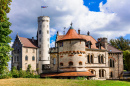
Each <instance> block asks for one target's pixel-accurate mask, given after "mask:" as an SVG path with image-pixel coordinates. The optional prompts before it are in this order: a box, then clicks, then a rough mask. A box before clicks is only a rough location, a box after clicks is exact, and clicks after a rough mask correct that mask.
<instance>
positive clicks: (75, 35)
mask: <svg viewBox="0 0 130 86" xmlns="http://www.w3.org/2000/svg"><path fill="white" fill-rule="evenodd" d="M58 39H59V40H57V41H62V40H68V39H83V38H82V37H81V36H80V35H79V34H78V33H77V32H76V31H75V30H74V29H69V30H68V32H67V34H66V35H64V36H60V37H58Z"/></svg>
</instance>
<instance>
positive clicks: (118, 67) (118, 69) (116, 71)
mask: <svg viewBox="0 0 130 86" xmlns="http://www.w3.org/2000/svg"><path fill="white" fill-rule="evenodd" d="M108 58H109V76H110V75H111V72H112V74H113V77H110V78H113V79H117V78H119V76H120V74H121V73H122V72H123V53H117V54H116V53H109V56H108ZM110 59H112V60H114V67H110Z"/></svg>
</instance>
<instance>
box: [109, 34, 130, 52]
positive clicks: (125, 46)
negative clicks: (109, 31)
mask: <svg viewBox="0 0 130 86" xmlns="http://www.w3.org/2000/svg"><path fill="white" fill-rule="evenodd" d="M110 44H111V45H112V46H114V47H115V48H117V49H120V50H123V51H124V50H129V49H130V40H129V39H124V38H123V37H122V36H121V37H119V38H117V39H111V40H110Z"/></svg>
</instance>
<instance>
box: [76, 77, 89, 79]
mask: <svg viewBox="0 0 130 86" xmlns="http://www.w3.org/2000/svg"><path fill="white" fill-rule="evenodd" d="M86 78H87V77H76V78H75V79H77V80H85V79H86Z"/></svg>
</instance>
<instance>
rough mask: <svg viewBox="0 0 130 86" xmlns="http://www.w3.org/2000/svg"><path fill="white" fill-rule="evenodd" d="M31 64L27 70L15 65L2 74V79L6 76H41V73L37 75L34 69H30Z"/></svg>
mask: <svg viewBox="0 0 130 86" xmlns="http://www.w3.org/2000/svg"><path fill="white" fill-rule="evenodd" d="M30 69H31V65H28V69H27V71H24V70H22V69H20V70H19V71H18V70H17V69H16V67H13V68H12V69H11V71H10V72H7V73H4V74H3V75H0V79H4V78H40V75H35V73H34V71H33V70H32V71H30Z"/></svg>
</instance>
